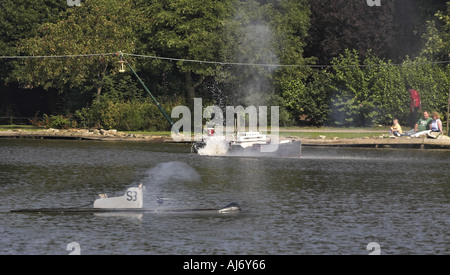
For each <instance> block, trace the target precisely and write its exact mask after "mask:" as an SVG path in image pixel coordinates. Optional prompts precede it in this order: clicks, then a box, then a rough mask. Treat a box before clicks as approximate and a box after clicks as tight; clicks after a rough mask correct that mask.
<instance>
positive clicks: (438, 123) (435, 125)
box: [430, 112, 443, 134]
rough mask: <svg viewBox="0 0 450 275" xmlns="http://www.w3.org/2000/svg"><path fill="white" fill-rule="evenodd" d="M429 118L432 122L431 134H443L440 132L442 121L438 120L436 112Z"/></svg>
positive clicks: (438, 116)
mask: <svg viewBox="0 0 450 275" xmlns="http://www.w3.org/2000/svg"><path fill="white" fill-rule="evenodd" d="M431 117H432V118H433V120H432V121H431V124H430V130H431V132H439V133H441V134H443V132H442V121H441V120H440V117H441V116H440V115H439V113H438V112H433V113H432V114H431Z"/></svg>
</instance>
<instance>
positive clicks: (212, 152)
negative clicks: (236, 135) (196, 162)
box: [198, 138, 229, 156]
mask: <svg viewBox="0 0 450 275" xmlns="http://www.w3.org/2000/svg"><path fill="white" fill-rule="evenodd" d="M228 147H229V146H228V144H227V142H226V140H225V139H224V138H211V139H209V140H208V142H207V143H206V145H205V147H203V148H201V149H199V150H198V154H199V155H202V156H224V155H226V154H227V152H228Z"/></svg>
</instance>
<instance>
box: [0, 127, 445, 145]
mask: <svg viewBox="0 0 450 275" xmlns="http://www.w3.org/2000/svg"><path fill="white" fill-rule="evenodd" d="M283 132H285V131H283ZM317 132H320V131H317ZM363 132H364V133H366V132H365V131H363ZM321 133H323V134H326V133H330V132H321ZM381 133H382V132H380V131H378V132H375V131H373V132H367V134H378V135H379V136H374V137H369V136H365V137H362V138H337V137H332V138H331V137H326V136H323V135H321V136H319V137H318V138H301V137H295V136H290V135H287V136H280V139H281V140H301V141H302V144H303V145H304V146H326V147H359V148H415V149H450V138H449V137H447V136H443V137H442V138H439V139H434V138H427V137H426V136H425V137H420V138H408V137H402V138H390V137H386V136H387V135H385V134H381ZM380 134H381V135H380ZM1 138H5V139H61V140H87V141H103V142H149V143H185V144H189V143H192V142H189V141H182V142H176V141H173V139H172V137H171V136H170V135H155V134H127V133H124V132H119V131H116V130H103V129H101V130H97V129H94V130H87V129H68V130H58V129H46V130H32V131H30V130H22V129H13V130H6V131H0V139H1Z"/></svg>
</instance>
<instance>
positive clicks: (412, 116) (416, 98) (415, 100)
mask: <svg viewBox="0 0 450 275" xmlns="http://www.w3.org/2000/svg"><path fill="white" fill-rule="evenodd" d="M408 90H409V92H410V95H411V105H410V109H409V110H410V112H409V122H410V124H411V128H414V126H415V124H416V121H417V114H418V112H419V110H420V109H422V101H421V100H420V94H419V92H418V91H416V90H414V89H412V88H411V87H409V88H408Z"/></svg>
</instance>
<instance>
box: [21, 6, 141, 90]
mask: <svg viewBox="0 0 450 275" xmlns="http://www.w3.org/2000/svg"><path fill="white" fill-rule="evenodd" d="M138 23H139V12H138V10H136V9H134V2H133V1H132V0H125V1H120V0H86V1H84V2H83V5H82V6H80V7H73V8H70V9H68V10H67V17H66V18H63V19H62V20H60V21H58V22H56V23H44V24H42V25H41V26H40V28H39V35H37V36H35V37H31V38H26V39H23V40H21V41H20V42H19V44H18V46H19V47H18V49H19V53H20V54H21V55H32V56H43V55H45V56H54V55H86V54H92V53H108V54H107V55H101V56H92V57H89V58H86V57H82V58H45V59H26V60H25V61H24V62H23V64H21V65H20V66H17V67H16V70H15V71H14V76H15V78H16V79H17V80H18V81H19V82H20V83H21V84H22V85H24V86H28V87H39V86H42V87H44V88H46V89H48V88H57V89H58V90H59V91H60V92H63V91H67V90H70V89H73V88H79V89H88V90H91V89H95V91H96V93H97V95H100V94H101V92H102V88H103V85H104V80H105V77H106V76H108V75H110V74H113V73H115V72H116V68H117V67H116V64H117V61H118V57H117V56H115V55H114V53H116V52H117V51H119V50H121V51H124V52H130V53H131V52H133V51H134V48H135V43H136V39H135V36H134V30H135V27H136V25H138Z"/></svg>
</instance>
